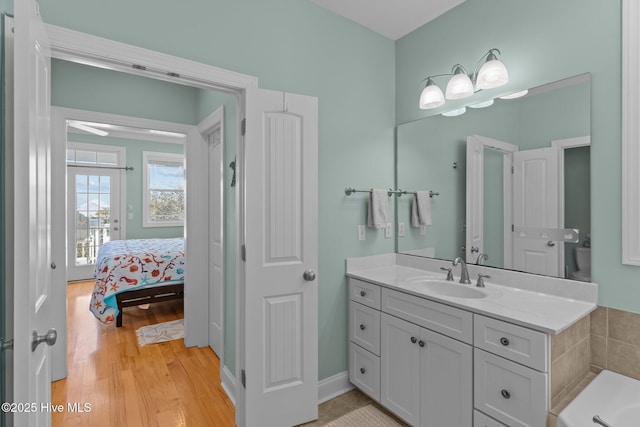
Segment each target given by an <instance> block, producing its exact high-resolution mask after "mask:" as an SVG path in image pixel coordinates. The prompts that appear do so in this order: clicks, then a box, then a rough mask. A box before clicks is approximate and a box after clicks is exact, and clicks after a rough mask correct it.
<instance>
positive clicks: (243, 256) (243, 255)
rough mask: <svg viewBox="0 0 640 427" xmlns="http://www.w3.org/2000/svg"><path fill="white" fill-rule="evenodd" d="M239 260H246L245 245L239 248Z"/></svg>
mask: <svg viewBox="0 0 640 427" xmlns="http://www.w3.org/2000/svg"><path fill="white" fill-rule="evenodd" d="M240 259H241V260H242V261H246V260H247V247H246V246H245V245H242V246H240Z"/></svg>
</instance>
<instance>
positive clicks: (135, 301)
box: [116, 283, 184, 328]
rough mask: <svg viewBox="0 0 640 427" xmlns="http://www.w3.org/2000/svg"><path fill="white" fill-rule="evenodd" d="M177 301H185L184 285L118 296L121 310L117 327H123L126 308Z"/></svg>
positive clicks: (117, 299) (134, 291) (161, 287)
mask: <svg viewBox="0 0 640 427" xmlns="http://www.w3.org/2000/svg"><path fill="white" fill-rule="evenodd" d="M176 299H184V283H178V284H173V285H164V286H154V287H149V288H142V289H136V290H133V291H127V292H121V293H119V294H116V302H117V304H118V310H119V312H118V316H117V317H116V327H118V328H119V327H121V326H122V309H123V308H124V307H132V306H136V305H141V304H150V303H154V302H161V301H171V300H176Z"/></svg>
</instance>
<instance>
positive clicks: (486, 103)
mask: <svg viewBox="0 0 640 427" xmlns="http://www.w3.org/2000/svg"><path fill="white" fill-rule="evenodd" d="M492 105H493V99H487V100H486V101H482V102H478V103H477V104H472V105H469V107H471V108H485V107H490V106H492Z"/></svg>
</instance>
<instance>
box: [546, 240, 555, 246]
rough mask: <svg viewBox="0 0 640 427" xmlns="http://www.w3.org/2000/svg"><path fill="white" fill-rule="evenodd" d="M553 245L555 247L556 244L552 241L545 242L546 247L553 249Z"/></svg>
mask: <svg viewBox="0 0 640 427" xmlns="http://www.w3.org/2000/svg"><path fill="white" fill-rule="evenodd" d="M555 245H556V242H554V241H553V240H549V241H548V242H547V246H550V247H554V246H555Z"/></svg>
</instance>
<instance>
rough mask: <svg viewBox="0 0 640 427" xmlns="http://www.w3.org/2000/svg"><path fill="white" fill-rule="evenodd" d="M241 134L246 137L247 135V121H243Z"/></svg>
mask: <svg viewBox="0 0 640 427" xmlns="http://www.w3.org/2000/svg"><path fill="white" fill-rule="evenodd" d="M240 133H241V134H242V136H244V134H245V133H247V119H246V118H245V119H242V123H241V125H240Z"/></svg>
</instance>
